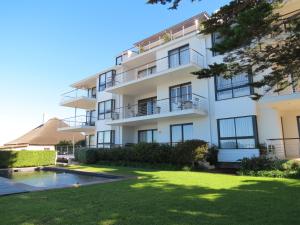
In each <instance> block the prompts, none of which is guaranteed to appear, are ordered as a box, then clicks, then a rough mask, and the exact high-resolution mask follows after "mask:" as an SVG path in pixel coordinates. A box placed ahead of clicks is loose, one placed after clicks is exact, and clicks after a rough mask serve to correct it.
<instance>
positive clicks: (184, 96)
mask: <svg viewBox="0 0 300 225" xmlns="http://www.w3.org/2000/svg"><path fill="white" fill-rule="evenodd" d="M191 101H192V84H191V83H186V84H180V85H176V86H173V87H170V111H176V110H182V109H183V107H184V105H185V104H186V103H187V102H191Z"/></svg>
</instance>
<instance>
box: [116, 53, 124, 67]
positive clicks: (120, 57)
mask: <svg viewBox="0 0 300 225" xmlns="http://www.w3.org/2000/svg"><path fill="white" fill-rule="evenodd" d="M118 59H121V61H120V63H118ZM122 62H123V55H119V56H117V57H116V66H119V65H121V64H122Z"/></svg>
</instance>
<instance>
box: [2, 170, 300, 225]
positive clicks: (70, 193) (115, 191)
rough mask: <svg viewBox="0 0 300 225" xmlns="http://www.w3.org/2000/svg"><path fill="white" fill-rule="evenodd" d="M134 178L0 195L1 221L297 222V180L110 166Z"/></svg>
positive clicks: (75, 224)
mask: <svg viewBox="0 0 300 225" xmlns="http://www.w3.org/2000/svg"><path fill="white" fill-rule="evenodd" d="M72 168H73V169H78V170H84V171H93V172H107V173H114V174H129V175H136V176H137V177H138V178H137V179H129V180H126V181H121V182H115V183H107V184H98V185H92V186H85V187H80V188H71V189H60V190H51V191H44V192H35V193H28V194H21V195H14V196H6V197H1V198H0V207H1V210H0V224H1V225H4V224H7V225H14V224H22V225H42V224H43V225H46V224H49V225H50V224H51V225H56V224H64V225H65V224H72V225H81V224H82V225H89V224H97V225H194V224H195V225H202V224H209V225H211V224H212V225H218V224H225V225H235V224H236V225H241V224H249V225H253V224H256V225H257V224H258V225H259V224H262V225H268V224H272V225H277V224H300V218H299V212H300V180H291V179H276V178H258V177H242V176H232V175H222V174H210V173H200V172H184V171H163V170H150V169H147V170H146V169H138V168H128V167H111V166H100V165H99V166H84V165H83V166H73V167H72Z"/></svg>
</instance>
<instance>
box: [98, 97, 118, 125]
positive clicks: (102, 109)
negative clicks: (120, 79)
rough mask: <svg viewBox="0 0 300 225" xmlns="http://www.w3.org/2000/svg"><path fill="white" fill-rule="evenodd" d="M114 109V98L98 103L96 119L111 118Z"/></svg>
mask: <svg viewBox="0 0 300 225" xmlns="http://www.w3.org/2000/svg"><path fill="white" fill-rule="evenodd" d="M114 110H115V100H114V99H110V100H107V101H103V102H99V103H98V120H104V119H111V117H112V113H113V111H114Z"/></svg>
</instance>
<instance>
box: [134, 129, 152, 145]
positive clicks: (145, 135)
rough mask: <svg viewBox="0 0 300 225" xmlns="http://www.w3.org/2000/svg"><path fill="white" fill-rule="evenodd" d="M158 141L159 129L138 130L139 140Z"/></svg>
mask: <svg viewBox="0 0 300 225" xmlns="http://www.w3.org/2000/svg"><path fill="white" fill-rule="evenodd" d="M156 141H157V130H156V129H150V130H139V131H138V142H139V143H140V142H146V143H152V142H156Z"/></svg>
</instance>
